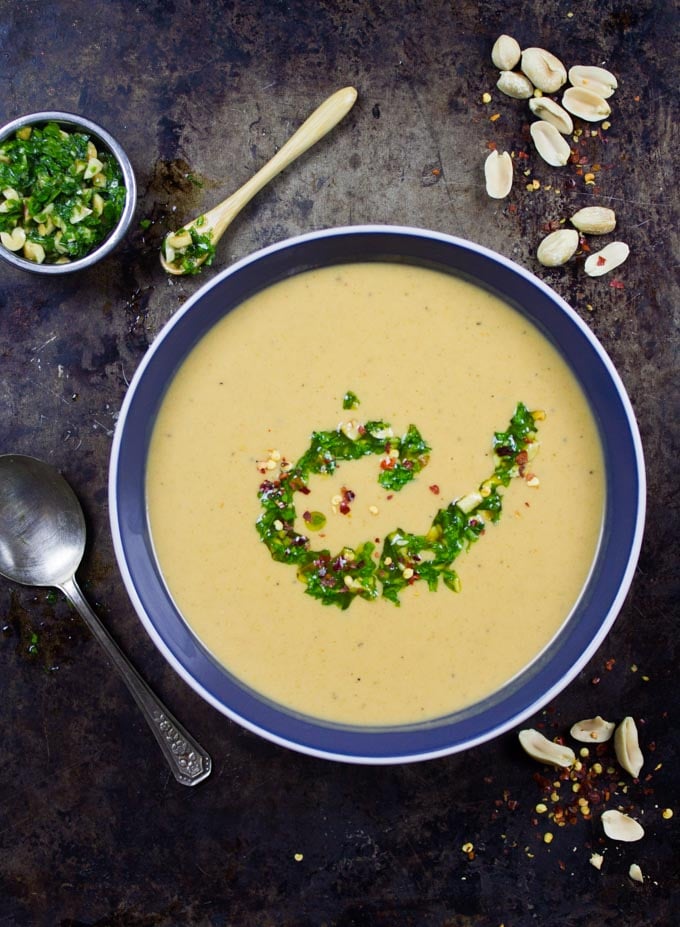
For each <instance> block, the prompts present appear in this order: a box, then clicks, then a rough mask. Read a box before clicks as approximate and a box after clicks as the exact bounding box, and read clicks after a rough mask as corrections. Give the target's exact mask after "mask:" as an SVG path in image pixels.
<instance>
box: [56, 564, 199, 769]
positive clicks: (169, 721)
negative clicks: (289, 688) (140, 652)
mask: <svg viewBox="0 0 680 927" xmlns="http://www.w3.org/2000/svg"><path fill="white" fill-rule="evenodd" d="M59 588H60V589H61V591H62V592H63V593H64V595H65V596H66V597H67V598H68V599H69V601H70V602H71V604H72V605H73V607H74V608H75V609H76V610H77V611H78V612H79V614H80V615H81V617H82V618H83V620H84V621H85V623H86V624H87V626H88V628H89V629H90V631H91V632H92V634H93V635H94V637H95V638H96V640H97V641H98V642H99V643H100V644H101V645H102V647H103V648H104V650H105V651H106V653H107V654H108V656H109V659H110V660H111V662H112V663H113V665H114V666H115V668H116V669H117V670H118V672H119V673H120V675H121V676H122V677H123V680H124V681H125V683H126V684H127V687H128V689H129V690H130V692H131V694H132V696H133V697H134V699H135V701H136V702H137V705H138V706H139V708H140V709H141V711H142V714H143V715H144V717H145V718H146V721H147V723H148V725H149V727H150V728H151V730H152V731H153V734H154V737H155V738H156V740H157V741H158V743H159V745H160V748H161V751H162V753H163V756H164V757H165V759H166V760H167V763H168V765H169V766H170V769H171V770H172V774H173V776H174V777H175V779H176V780H177V781H178V782H180V783H181V784H182V785H196V784H197V783H199V782H202V781H203V779H205V778H206V777H207V776H209V775H210V770H211V767H212V762H211V759H210V756H209V755H208V754H207V753H206V752H205V750H204V749H203V748H202V747H201V746H200V745H199V744H198V743H197V742H196V741H195V740H194V739H193V737H192V736H191V735H190V734H189V733H188V732H187V731H186V730H185V729H184V728H183V727H182V725H181V724H180V723H179V721H177V719H176V718H174V717H173V715H172V714H171V713H170V712H169V711H168V709H167V708H166V707H165V705H163V703H162V702H161V701H160V699H159V698H158V696H157V695H156V694H155V693H154V692H152V690H151V689H150V688H149V686H148V685H147V683H146V682H145V681H144V680H143V679H142V677H141V676H140V675H139V673H138V672H137V670H136V669H135V668H134V666H133V665H132V664H131V663H130V661H129V660H128V658H127V657H126V656H125V654H124V653H123V652H122V650H121V649H120V648H119V646H118V644H117V643H116V642H115V641H114V639H113V638H112V637H111V636H110V634H109V632H108V631H107V630H106V628H105V627H104V625H103V624H102V623H101V621H100V620H99V618H98V617H97V615H95V613H94V612H93V611H92V609H91V608H90V605H89V603H88V602H87V600H86V598H85V596H84V595H83V594H82V592H81V591H80V588H79V587H78V584H77V583H76V581H75V579H69V580H67V581H66V582H65V583H63V584H62V585H61V586H60V587H59Z"/></svg>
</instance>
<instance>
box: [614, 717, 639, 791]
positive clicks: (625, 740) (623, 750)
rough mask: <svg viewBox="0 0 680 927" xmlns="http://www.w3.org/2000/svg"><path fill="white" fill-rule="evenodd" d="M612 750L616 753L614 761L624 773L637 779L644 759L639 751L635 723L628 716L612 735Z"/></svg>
mask: <svg viewBox="0 0 680 927" xmlns="http://www.w3.org/2000/svg"><path fill="white" fill-rule="evenodd" d="M614 749H615V751H616V759H617V760H618V761H619V763H620V764H621V766H623V768H624V769H625V770H626V772H628V773H630V774H631V776H633V778H634V779H637V777H638V776H639V775H640V770H641V769H642V764H643V763H644V759H643V756H642V751H641V750H640V744H639V743H638V731H637V727H636V725H635V721H634V720H633V719H632V718H631V717H630V716H627V717H625V718H624V719H623V721H622V722H621V724H619V726H618V727H617V728H616V733H615V734H614Z"/></svg>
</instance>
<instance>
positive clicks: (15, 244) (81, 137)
mask: <svg viewBox="0 0 680 927" xmlns="http://www.w3.org/2000/svg"><path fill="white" fill-rule="evenodd" d="M41 116H42V117H43V118H42V119H40V120H38V118H35V121H32V120H31V117H26V118H25V119H23V120H15V123H12V124H10V125H9V126H7V127H5V130H4V131H3V134H2V136H1V137H0V245H1V246H2V247H1V248H0V254H1V255H2V257H4V258H5V259H6V260H9V261H10V263H13V264H15V265H16V266H20V267H24V268H25V269H29V270H36V271H38V272H53V273H57V272H64V271H69V270H75V269H78V268H79V267H83V266H89V264H91V263H93V262H94V261H95V260H98V259H99V258H100V257H101V256H103V254H105V253H108V251H109V250H111V248H112V247H114V246H115V245H116V244H117V243H118V241H119V240H120V239H121V238H122V236H123V234H124V233H125V231H126V229H127V226H128V224H129V220H130V218H131V214H132V210H133V208H134V192H135V191H134V186H135V185H134V176H133V174H132V169H131V167H130V165H129V161H128V160H127V158H126V157H125V155H124V154H123V152H122V149H120V146H118V145H117V143H116V142H115V141H114V140H113V139H112V138H111V137H110V136H108V135H107V133H104V131H103V130H102V129H99V127H97V126H95V125H94V123H90V122H89V121H88V120H84V119H82V118H81V117H76V116H69V115H68V114H62V113H44V114H41Z"/></svg>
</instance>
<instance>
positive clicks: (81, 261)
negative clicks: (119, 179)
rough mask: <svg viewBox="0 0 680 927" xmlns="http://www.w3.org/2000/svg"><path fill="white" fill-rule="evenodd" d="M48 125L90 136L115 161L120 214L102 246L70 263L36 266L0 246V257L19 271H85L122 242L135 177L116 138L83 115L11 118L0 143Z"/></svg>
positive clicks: (131, 209) (0, 132) (134, 191)
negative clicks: (122, 198)
mask: <svg viewBox="0 0 680 927" xmlns="http://www.w3.org/2000/svg"><path fill="white" fill-rule="evenodd" d="M48 122H56V123H57V124H58V125H59V126H61V127H62V128H63V129H65V130H66V131H73V130H76V131H80V132H84V133H86V134H87V135H89V136H90V137H91V138H92V141H93V142H94V143H95V145H97V148H100V149H106V150H107V151H108V152H110V154H112V155H113V157H114V158H115V159H116V161H117V162H118V166H119V167H120V170H121V173H122V175H123V183H124V184H125V205H124V206H123V212H122V213H121V216H120V219H119V220H118V224H117V225H116V227H115V228H114V229H112V230H111V231H110V232H109V234H108V236H107V237H106V238H105V239H104V240H103V241H102V242H101V244H99V245H98V246H97V247H95V248H94V249H93V250H92V251H90V252H89V253H88V254H86V255H85V256H84V257H82V258H78V259H77V260H74V261H69V262H68V263H65V264H46V263H43V264H37V263H36V262H35V261H29V260H27V259H26V258H24V257H21V256H20V255H19V254H18V253H15V252H13V251H9V250H8V249H7V248H5V247H3V246H2V244H0V258H2V259H3V260H4V261H7V262H8V263H9V264H13V265H14V266H15V267H19V268H21V270H28V271H30V272H31V273H35V274H70V273H73V272H74V271H76V270H85V268H87V267H91V266H92V265H93V264H96V263H97V262H98V261H100V260H101V259H102V258H103V257H106V255H108V254H110V253H111V252H112V251H113V249H114V248H116V247H117V246H118V245H119V244H120V242H121V241H122V240H123V238H124V237H125V235H126V234H127V231H128V228H129V227H130V222H131V221H132V215H133V213H134V211H135V204H136V199H137V184H136V182H135V175H134V172H133V170H132V164H131V163H130V159H129V158H128V156H127V155H126V154H125V152H124V151H123V149H122V148H121V146H120V145H119V144H118V142H117V141H116V140H115V138H113V136H112V135H110V134H109V133H108V132H107V131H106V130H105V129H102V128H101V126H98V125H97V124H96V123H95V122H92V121H91V120H89V119H85V117H84V116H77V115H74V114H73V113H62V112H57V111H48V112H44V113H31V114H29V115H27V116H20V117H19V118H18V119H13V120H12V121H11V122H8V123H7V124H6V125H4V126H3V127H2V129H0V144H2V143H3V142H4V141H6V140H7V139H8V138H10V137H11V136H13V135H14V133H15V132H16V131H17V130H18V129H21V128H23V127H24V126H43V125H46V124H47V123H48Z"/></svg>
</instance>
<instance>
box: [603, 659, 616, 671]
mask: <svg viewBox="0 0 680 927" xmlns="http://www.w3.org/2000/svg"><path fill="white" fill-rule="evenodd" d="M615 663H616V660H615V659H614V657H610V658H609V659H608V660H606V661H605V664H604V668H605V669H606V670H607V672H609V671H610V670H612V669H614V664H615Z"/></svg>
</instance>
